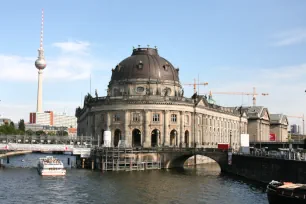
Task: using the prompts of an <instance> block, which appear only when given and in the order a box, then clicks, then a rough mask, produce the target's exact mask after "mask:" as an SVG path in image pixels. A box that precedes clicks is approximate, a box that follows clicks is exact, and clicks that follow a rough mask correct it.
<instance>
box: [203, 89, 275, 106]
mask: <svg viewBox="0 0 306 204" xmlns="http://www.w3.org/2000/svg"><path fill="white" fill-rule="evenodd" d="M212 94H228V95H248V96H252V97H253V106H256V96H258V95H262V96H268V95H269V94H268V93H261V94H258V93H257V92H256V88H255V87H254V88H253V92H212V91H210V92H209V96H210V97H212Z"/></svg>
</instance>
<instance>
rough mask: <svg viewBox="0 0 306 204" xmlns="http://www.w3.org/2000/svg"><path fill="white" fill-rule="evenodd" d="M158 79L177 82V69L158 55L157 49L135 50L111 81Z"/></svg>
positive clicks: (116, 70)
mask: <svg viewBox="0 0 306 204" xmlns="http://www.w3.org/2000/svg"><path fill="white" fill-rule="evenodd" d="M129 79H158V80H172V81H179V76H178V69H175V68H174V67H173V65H172V64H171V63H170V62H169V61H167V60H166V59H164V58H162V57H160V56H159V55H158V52H157V49H153V48H136V49H134V50H133V53H132V55H131V56H130V57H128V58H126V59H124V60H123V61H121V62H120V63H119V64H118V65H117V66H116V68H115V69H114V70H113V73H112V80H129Z"/></svg>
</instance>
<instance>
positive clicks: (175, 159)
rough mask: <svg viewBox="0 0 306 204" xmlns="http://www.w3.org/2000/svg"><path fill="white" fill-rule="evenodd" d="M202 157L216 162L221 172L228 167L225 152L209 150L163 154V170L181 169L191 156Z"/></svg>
mask: <svg viewBox="0 0 306 204" xmlns="http://www.w3.org/2000/svg"><path fill="white" fill-rule="evenodd" d="M195 155H202V156H206V157H208V158H210V159H212V160H214V161H215V162H217V163H218V164H219V166H220V169H221V171H223V169H225V167H226V166H227V165H228V157H227V152H226V151H218V150H215V149H211V150H208V151H207V150H198V151H196V152H194V151H182V152H172V153H164V156H163V165H164V167H165V168H183V167H184V163H185V161H187V159H189V158H190V157H192V156H195Z"/></svg>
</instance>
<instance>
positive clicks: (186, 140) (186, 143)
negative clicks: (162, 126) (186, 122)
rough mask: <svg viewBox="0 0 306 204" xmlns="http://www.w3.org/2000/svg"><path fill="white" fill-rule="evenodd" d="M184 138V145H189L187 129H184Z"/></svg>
mask: <svg viewBox="0 0 306 204" xmlns="http://www.w3.org/2000/svg"><path fill="white" fill-rule="evenodd" d="M184 139H185V140H184V141H185V145H186V147H189V131H188V130H186V131H185V138H184Z"/></svg>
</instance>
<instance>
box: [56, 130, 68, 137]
mask: <svg viewBox="0 0 306 204" xmlns="http://www.w3.org/2000/svg"><path fill="white" fill-rule="evenodd" d="M57 135H59V136H68V132H67V131H65V130H59V131H57Z"/></svg>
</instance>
